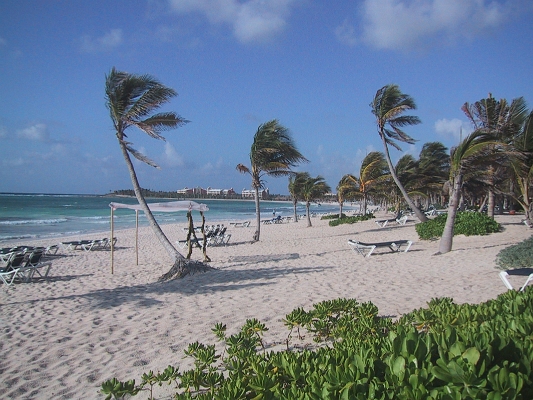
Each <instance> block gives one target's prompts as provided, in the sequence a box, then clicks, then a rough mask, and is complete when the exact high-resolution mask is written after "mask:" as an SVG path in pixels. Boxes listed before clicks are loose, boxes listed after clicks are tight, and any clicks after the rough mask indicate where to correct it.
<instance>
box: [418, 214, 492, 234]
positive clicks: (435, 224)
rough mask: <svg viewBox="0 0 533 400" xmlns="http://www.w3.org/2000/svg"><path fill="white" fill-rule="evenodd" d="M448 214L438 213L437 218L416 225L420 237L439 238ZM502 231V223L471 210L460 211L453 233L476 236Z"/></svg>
mask: <svg viewBox="0 0 533 400" xmlns="http://www.w3.org/2000/svg"><path fill="white" fill-rule="evenodd" d="M446 218H447V215H446V214H441V215H437V216H436V217H435V218H433V219H431V220H429V221H426V222H422V223H419V224H416V225H415V229H416V232H417V233H418V237H419V238H420V239H421V240H430V239H434V238H439V237H441V236H442V232H444V225H445V224H446ZM499 231H501V225H500V224H499V223H498V222H496V221H495V220H494V219H492V218H490V217H489V216H487V215H485V214H480V213H476V212H471V211H460V212H458V213H457V216H456V218H455V224H454V228H453V234H454V236H455V235H465V236H476V235H487V234H489V233H495V232H499Z"/></svg>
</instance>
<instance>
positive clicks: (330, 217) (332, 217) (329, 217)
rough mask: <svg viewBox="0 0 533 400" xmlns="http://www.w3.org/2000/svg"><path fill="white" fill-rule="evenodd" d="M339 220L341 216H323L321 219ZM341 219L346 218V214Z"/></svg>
mask: <svg viewBox="0 0 533 400" xmlns="http://www.w3.org/2000/svg"><path fill="white" fill-rule="evenodd" d="M337 218H339V214H329V215H323V216H322V217H320V219H337ZM341 218H346V214H344V213H342V214H341Z"/></svg>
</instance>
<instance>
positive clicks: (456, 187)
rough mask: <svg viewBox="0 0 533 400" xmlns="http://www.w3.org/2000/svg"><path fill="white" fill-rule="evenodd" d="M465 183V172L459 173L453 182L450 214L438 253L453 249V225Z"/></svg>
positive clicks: (449, 206) (449, 205)
mask: <svg viewBox="0 0 533 400" xmlns="http://www.w3.org/2000/svg"><path fill="white" fill-rule="evenodd" d="M462 184H463V174H462V172H460V173H458V174H457V176H456V177H455V179H454V182H453V188H452V193H451V195H450V203H449V204H448V216H447V218H446V224H445V225H444V231H443V232H442V237H441V238H440V243H439V252H438V253H437V254H444V253H448V252H449V251H450V250H451V249H452V244H453V227H454V224H455V217H456V215H457V207H458V206H459V197H460V196H461V186H462Z"/></svg>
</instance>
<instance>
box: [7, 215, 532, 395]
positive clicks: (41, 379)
mask: <svg viewBox="0 0 533 400" xmlns="http://www.w3.org/2000/svg"><path fill="white" fill-rule="evenodd" d="M382 217H383V216H382ZM496 218H497V220H498V222H500V223H501V224H502V225H503V227H504V231H503V232H501V233H497V234H492V235H488V236H476V237H465V236H459V237H456V238H455V239H454V246H453V251H452V252H450V253H448V254H444V255H439V256H434V254H435V253H436V252H437V248H438V242H437V241H435V242H431V241H420V240H418V236H417V234H416V231H415V227H414V221H413V220H411V221H409V222H407V224H406V225H405V226H392V227H385V228H379V227H378V226H377V224H375V223H374V222H373V221H366V222H360V223H357V224H353V225H341V226H338V227H335V228H332V227H329V226H328V224H327V221H321V220H319V219H318V218H313V219H312V222H313V227H311V228H308V227H307V223H306V221H300V222H299V223H285V224H273V225H262V226H261V240H260V242H257V243H254V244H251V243H250V240H251V238H252V235H253V232H254V230H255V227H254V226H253V221H252V226H250V227H247V228H235V227H231V226H229V224H227V226H229V229H228V233H230V234H231V235H232V236H231V239H230V241H229V244H228V245H227V246H225V247H208V255H209V256H210V257H211V259H212V263H211V265H212V266H213V267H214V268H216V270H213V271H210V272H208V273H205V274H196V275H193V276H188V277H186V278H184V279H181V280H176V281H172V282H167V283H163V284H162V283H157V278H158V277H159V276H161V275H162V274H163V273H165V272H166V271H168V269H169V268H170V266H171V259H170V258H169V256H168V255H167V254H166V252H165V251H164V249H163V248H162V246H161V245H160V244H159V242H158V241H157V240H156V238H155V236H154V235H153V233H152V231H151V230H150V228H141V229H140V230H139V265H136V253H135V230H125V231H119V232H116V236H117V237H118V243H117V248H116V251H115V262H114V274H113V275H112V274H111V270H110V264H111V259H110V251H109V250H105V251H91V252H85V251H83V250H78V251H70V252H68V251H61V252H60V253H59V254H58V255H57V256H55V257H53V259H52V261H53V266H52V269H51V272H50V277H49V279H48V280H46V281H45V280H36V281H33V282H30V283H18V284H14V285H12V286H11V287H9V288H8V289H7V290H6V287H4V286H5V285H1V286H2V287H0V304H1V305H0V332H1V341H0V377H1V379H0V398H3V399H41V398H42V399H52V398H53V399H99V398H103V397H104V396H102V395H101V394H99V393H98V390H99V388H100V385H101V383H102V382H103V381H105V380H107V379H111V378H113V377H117V378H118V379H120V380H126V379H132V378H135V379H136V380H137V381H139V378H140V376H141V375H142V373H144V372H148V371H149V370H153V371H159V370H162V369H164V368H165V367H166V366H167V365H169V364H172V365H175V366H177V365H179V366H180V369H181V370H183V369H184V368H188V367H189V366H190V361H188V360H187V359H184V358H183V350H184V348H185V347H186V346H187V345H188V344H189V343H192V342H195V341H200V342H203V343H206V344H211V343H215V342H216V340H215V337H214V335H213V333H212V332H211V329H212V328H213V327H214V325H215V323H217V322H222V323H224V324H226V325H227V327H228V332H229V333H235V332H237V331H238V330H239V328H240V327H241V326H242V325H243V324H244V323H245V321H246V319H248V318H257V319H259V320H260V321H261V322H263V323H265V324H266V325H267V326H268V328H269V331H268V332H267V333H266V334H265V337H264V338H265V342H266V343H267V345H269V346H270V348H275V349H277V348H280V349H281V348H283V345H282V343H283V342H284V340H285V338H286V337H287V334H288V329H287V328H286V327H285V326H284V325H283V322H282V318H284V317H285V316H286V315H287V314H288V313H290V312H291V311H292V310H294V309H295V308H297V307H303V308H304V309H306V310H309V309H311V308H312V305H313V304H315V303H317V302H320V301H323V300H329V299H335V298H342V297H344V298H355V299H357V300H358V301H360V302H365V301H372V302H373V303H374V304H376V305H377V306H378V308H379V310H380V314H381V315H386V316H391V317H398V316H399V315H401V314H403V313H406V312H409V311H411V310H413V309H415V308H419V307H423V306H425V305H426V303H427V302H428V301H429V300H431V299H432V298H436V297H444V296H446V297H452V298H453V299H454V300H455V301H456V302H457V303H479V302H483V301H486V300H488V299H492V298H495V297H496V296H497V295H498V294H500V293H502V292H504V291H505V290H507V289H506V288H505V286H504V285H503V283H502V282H501V280H500V279H499V277H498V272H499V271H498V270H497V269H495V266H496V264H495V258H496V255H497V254H498V252H499V251H500V250H502V249H503V248H506V247H508V246H510V245H513V244H516V243H518V242H520V241H522V240H524V239H526V238H528V237H530V235H531V231H530V230H528V228H527V227H525V226H524V225H523V224H520V216H509V215H502V216H497V217H496ZM207 222H208V223H209V221H207ZM184 226H185V225H183V226H176V225H173V226H172V225H167V226H164V227H163V229H164V231H165V233H167V235H168V236H169V238H170V239H171V240H172V241H175V240H178V239H184V238H185V232H183V230H182V228H183V227H184ZM103 236H109V235H108V234H103ZM98 237H99V236H98V235H93V236H91V237H84V238H70V239H91V238H98ZM348 239H358V240H361V241H365V242H372V241H378V242H379V241H387V240H399V239H409V240H413V241H414V244H413V246H412V247H411V249H410V251H409V252H407V253H403V252H402V253H392V252H390V251H388V250H383V249H381V250H377V251H376V252H375V253H374V254H373V255H372V256H371V257H369V258H363V257H362V256H361V255H358V254H356V253H355V252H354V251H352V249H351V248H350V246H348V244H347V241H348ZM65 240H66V239H65ZM53 243H54V242H53V241H52V242H51V241H47V242H46V243H44V242H32V243H22V244H33V245H42V244H44V245H49V244H53ZM6 245H7V243H1V244H0V246H2V247H4V246H6ZM192 256H193V258H195V259H201V256H202V254H201V252H200V251H199V250H198V249H195V250H194V251H193V254H192ZM512 278H514V281H513V280H511V282H512V283H513V284H516V285H519V283H520V282H521V281H522V280H523V277H512ZM165 393H166V395H169V394H170V393H171V392H170V391H168V389H167V391H166V392H165V391H162V392H157V395H158V397H159V398H161V397H163V396H164V394H165ZM138 397H139V398H146V396H144V395H140V396H138Z"/></svg>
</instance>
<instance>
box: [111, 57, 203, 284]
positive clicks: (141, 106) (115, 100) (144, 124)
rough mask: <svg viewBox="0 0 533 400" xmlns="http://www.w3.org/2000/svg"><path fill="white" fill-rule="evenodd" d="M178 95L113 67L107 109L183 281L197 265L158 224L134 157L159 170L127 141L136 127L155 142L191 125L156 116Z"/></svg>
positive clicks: (148, 213)
mask: <svg viewBox="0 0 533 400" xmlns="http://www.w3.org/2000/svg"><path fill="white" fill-rule="evenodd" d="M176 95H177V93H176V92H175V91H174V90H173V89H171V88H168V87H166V86H164V85H163V84H161V83H160V82H159V81H157V80H156V79H155V78H153V77H151V76H150V75H134V74H129V73H127V72H121V71H117V70H116V69H115V68H114V67H113V69H112V70H111V72H110V73H109V75H107V76H106V84H105V98H106V106H107V108H108V109H109V113H110V115H111V120H112V121H113V127H114V130H115V135H116V137H117V139H118V144H119V146H120V150H121V151H122V155H123V157H124V160H125V161H126V166H127V168H128V171H129V173H130V178H131V182H132V184H133V191H134V192H135V197H136V198H137V201H138V202H139V204H140V205H141V207H142V209H143V211H144V213H145V215H146V218H147V219H148V222H149V223H150V226H151V227H152V229H153V231H154V233H155V235H156V237H157V238H158V240H159V241H160V242H161V244H162V245H163V247H164V248H165V250H166V251H167V253H168V254H169V255H170V256H171V257H172V258H173V259H174V266H173V267H172V269H171V271H174V272H175V273H176V274H177V275H176V277H182V276H185V275H187V274H188V273H189V272H190V268H192V267H193V266H194V264H195V263H193V262H190V261H189V260H186V259H185V257H183V256H182V255H181V254H180V253H179V252H178V251H177V250H176V249H175V248H174V246H173V245H172V243H171V242H170V241H169V240H168V238H167V237H166V236H165V234H164V233H163V231H162V230H161V227H160V226H159V224H158V223H157V221H156V220H155V218H154V216H153V214H152V212H151V211H150V208H149V207H148V205H147V204H146V200H145V199H144V196H143V194H142V192H141V186H140V184H139V181H138V179H137V174H136V173H135V168H134V167H133V163H132V161H131V158H130V154H131V155H133V156H134V157H135V158H137V159H138V160H140V161H142V162H144V163H146V164H148V165H150V166H153V167H155V168H159V167H158V166H157V164H155V163H154V162H153V161H152V160H150V159H149V158H147V157H146V156H145V155H143V154H142V153H140V152H139V151H137V150H135V149H134V148H133V147H132V143H131V142H129V141H128V140H126V138H127V136H126V130H127V129H128V128H130V127H132V126H134V127H137V128H139V129H140V130H141V131H142V132H144V133H146V134H147V135H148V136H150V137H152V138H155V139H160V140H165V138H164V137H163V136H161V132H162V131H164V130H166V129H172V128H176V127H179V126H182V125H184V124H186V123H187V122H189V121H187V120H185V119H183V118H181V117H180V116H178V115H177V114H176V113H174V112H162V113H157V114H153V113H154V111H155V110H156V109H158V108H159V107H161V106H162V105H163V104H165V103H167V102H169V101H170V99H171V98H172V97H174V96H176ZM173 275H174V274H173ZM169 278H170V276H169Z"/></svg>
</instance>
